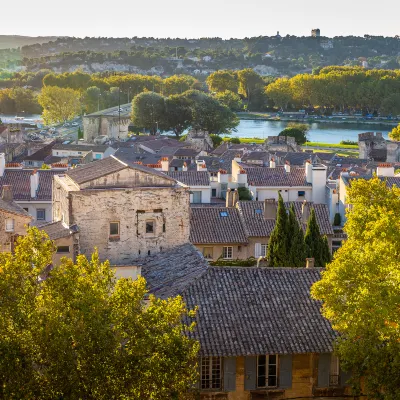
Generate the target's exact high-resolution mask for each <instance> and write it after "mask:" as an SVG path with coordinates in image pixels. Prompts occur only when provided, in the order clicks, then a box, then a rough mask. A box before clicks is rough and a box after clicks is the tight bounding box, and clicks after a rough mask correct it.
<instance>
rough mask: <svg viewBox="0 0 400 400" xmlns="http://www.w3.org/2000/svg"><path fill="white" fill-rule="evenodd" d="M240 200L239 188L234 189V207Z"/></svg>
mask: <svg viewBox="0 0 400 400" xmlns="http://www.w3.org/2000/svg"><path fill="white" fill-rule="evenodd" d="M238 201H239V192H238V191H237V189H235V190H234V191H233V197H232V207H236V204H237V202H238Z"/></svg>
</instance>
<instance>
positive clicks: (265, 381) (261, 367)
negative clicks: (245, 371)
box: [257, 354, 278, 388]
mask: <svg viewBox="0 0 400 400" xmlns="http://www.w3.org/2000/svg"><path fill="white" fill-rule="evenodd" d="M277 385H278V356H277V355H276V354H269V355H262V356H258V357H257V387H259V388H264V387H275V386H277Z"/></svg>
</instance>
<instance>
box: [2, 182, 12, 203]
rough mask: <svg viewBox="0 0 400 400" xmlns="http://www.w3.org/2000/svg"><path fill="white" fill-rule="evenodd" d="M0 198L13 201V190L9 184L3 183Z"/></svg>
mask: <svg viewBox="0 0 400 400" xmlns="http://www.w3.org/2000/svg"><path fill="white" fill-rule="evenodd" d="M1 198H2V199H3V200H4V201H13V192H12V187H11V185H3V193H2V194H1Z"/></svg>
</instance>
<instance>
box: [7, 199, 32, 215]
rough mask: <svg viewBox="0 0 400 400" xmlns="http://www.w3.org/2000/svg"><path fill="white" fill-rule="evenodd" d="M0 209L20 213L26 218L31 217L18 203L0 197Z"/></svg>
mask: <svg viewBox="0 0 400 400" xmlns="http://www.w3.org/2000/svg"><path fill="white" fill-rule="evenodd" d="M0 210H3V211H5V212H7V213H11V214H17V215H22V216H24V217H27V218H32V217H31V216H30V215H29V213H27V212H26V211H25V210H24V209H23V208H22V207H21V206H20V205H18V204H17V203H16V202H15V201H6V200H3V199H2V198H0Z"/></svg>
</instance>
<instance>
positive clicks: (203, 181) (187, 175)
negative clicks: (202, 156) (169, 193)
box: [166, 171, 210, 187]
mask: <svg viewBox="0 0 400 400" xmlns="http://www.w3.org/2000/svg"><path fill="white" fill-rule="evenodd" d="M166 174H167V175H168V176H169V177H171V178H173V179H175V180H177V181H178V182H181V183H183V184H184V185H187V186H189V187H191V186H210V175H209V173H208V172H207V171H170V172H166Z"/></svg>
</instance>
